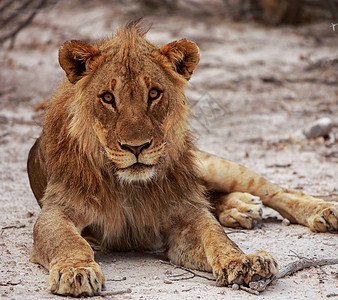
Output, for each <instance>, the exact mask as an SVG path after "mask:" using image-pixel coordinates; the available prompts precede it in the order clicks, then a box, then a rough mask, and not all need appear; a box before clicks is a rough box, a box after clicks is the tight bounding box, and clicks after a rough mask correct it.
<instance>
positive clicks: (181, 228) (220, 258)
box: [168, 211, 278, 286]
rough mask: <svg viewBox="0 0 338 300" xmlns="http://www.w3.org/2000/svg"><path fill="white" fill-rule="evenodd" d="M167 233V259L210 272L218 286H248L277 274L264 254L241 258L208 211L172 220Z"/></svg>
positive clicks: (188, 214)
mask: <svg viewBox="0 0 338 300" xmlns="http://www.w3.org/2000/svg"><path fill="white" fill-rule="evenodd" d="M188 216H189V217H188ZM171 230H172V231H171V236H170V237H169V244H168V257H169V259H170V260H171V261H172V262H173V263H175V264H178V265H183V266H184V267H187V268H192V269H197V270H202V271H210V272H212V273H213V275H214V276H215V277H216V284H217V285H218V286H223V285H228V284H232V283H238V284H241V283H247V284H248V283H249V282H251V281H255V280H257V279H261V278H266V277H270V276H271V275H272V274H275V273H277V272H278V267H277V263H276V261H275V259H274V258H273V257H272V256H271V255H270V254H268V253H267V252H265V251H259V252H257V253H256V254H249V255H245V254H244V253H243V252H242V251H241V250H240V249H239V247H238V246H237V245H236V244H235V243H234V242H233V241H231V240H230V239H229V238H228V237H227V236H226V234H225V233H224V230H223V228H222V227H221V225H220V224H219V223H218V222H217V220H216V219H215V218H214V216H212V215H211V213H210V212H208V211H204V212H202V213H200V212H198V213H197V212H196V213H193V212H192V211H189V212H187V214H185V215H184V216H183V215H182V218H176V224H175V225H174V226H173V227H171Z"/></svg>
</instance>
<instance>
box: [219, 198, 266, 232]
mask: <svg viewBox="0 0 338 300" xmlns="http://www.w3.org/2000/svg"><path fill="white" fill-rule="evenodd" d="M223 201H224V204H223V205H220V206H219V207H218V209H217V210H216V213H217V214H218V219H219V221H220V223H221V224H222V225H223V226H227V227H238V226H241V227H243V228H247V229H250V228H253V227H254V226H255V225H256V223H257V222H258V221H259V220H261V219H262V207H263V204H262V201H261V200H260V199H259V197H256V196H253V195H251V194H248V193H238V192H235V193H231V194H229V195H226V196H225V198H224V199H223Z"/></svg>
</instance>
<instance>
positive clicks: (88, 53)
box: [59, 40, 99, 83]
mask: <svg viewBox="0 0 338 300" xmlns="http://www.w3.org/2000/svg"><path fill="white" fill-rule="evenodd" d="M98 55H99V50H98V49H97V48H96V47H93V46H91V45H89V44H87V43H85V42H82V41H75V40H73V41H68V42H65V43H64V44H63V45H62V46H61V47H60V50H59V63H60V66H61V68H62V69H63V70H64V71H65V72H66V75H67V77H68V80H69V81H70V82H71V83H76V82H77V81H78V80H79V79H81V78H82V77H83V76H84V73H85V71H87V69H88V66H89V63H90V61H91V60H93V59H94V58H95V57H96V56H98Z"/></svg>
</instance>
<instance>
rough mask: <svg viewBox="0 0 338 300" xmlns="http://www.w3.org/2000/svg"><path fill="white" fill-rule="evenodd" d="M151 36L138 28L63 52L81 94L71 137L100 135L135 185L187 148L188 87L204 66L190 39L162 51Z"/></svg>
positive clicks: (68, 44) (62, 60)
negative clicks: (148, 36)
mask: <svg viewBox="0 0 338 300" xmlns="http://www.w3.org/2000/svg"><path fill="white" fill-rule="evenodd" d="M144 35H145V32H142V31H141V30H140V29H139V28H138V26H137V25H136V24H131V25H128V26H126V27H125V28H122V29H120V30H119V31H118V32H117V34H116V36H114V37H112V38H111V39H107V40H104V41H101V42H99V43H97V44H96V45H94V46H91V45H89V44H87V43H84V42H81V41H69V42H66V43H64V44H63V45H62V47H61V48H60V52H59V62H60V65H61V67H62V68H63V70H64V71H65V72H66V74H67V77H68V80H69V82H70V83H71V84H73V88H72V89H73V90H74V97H73V102H72V103H71V108H70V112H71V121H70V128H69V129H70V132H71V134H73V135H74V136H82V141H89V140H91V141H92V140H93V137H94V136H95V137H96V141H99V144H100V145H101V151H103V152H104V153H105V155H106V157H108V158H109V160H110V161H111V162H113V165H114V168H115V171H116V174H117V175H118V177H119V178H120V179H122V180H124V181H128V182H130V181H135V180H138V181H140V180H141V181H142V180H148V179H150V178H152V177H153V176H154V175H155V174H156V173H157V172H158V169H159V168H161V164H163V161H165V160H166V159H175V155H178V153H177V151H179V149H181V148H182V147H183V146H184V143H185V139H184V133H185V132H186V115H187V112H188V108H187V104H186V102H187V100H186V97H185V94H184V85H185V83H186V82H187V80H189V78H190V76H191V74H192V72H193V70H194V69H195V67H196V65H197V63H198V61H199V51H198V47H197V46H196V44H195V43H193V42H191V41H188V40H185V39H183V40H179V41H175V42H172V43H170V44H168V45H165V46H163V47H161V48H158V47H156V46H155V45H153V44H151V43H150V42H148V41H147V40H146V39H145V38H144ZM89 135H90V136H89ZM88 143H89V142H88ZM88 143H86V144H84V145H83V146H84V147H87V146H88ZM102 149H103V150H102ZM168 153H170V156H171V157H170V158H168V155H164V154H168Z"/></svg>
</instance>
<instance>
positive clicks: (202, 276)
mask: <svg viewBox="0 0 338 300" xmlns="http://www.w3.org/2000/svg"><path fill="white" fill-rule="evenodd" d="M160 263H161V264H165V265H170V266H172V267H174V268H175V269H181V270H183V271H186V272H188V273H190V274H192V275H193V276H191V277H189V278H186V279H191V278H194V277H195V276H197V277H200V278H203V279H206V280H210V281H216V279H215V278H211V277H208V276H204V275H200V274H197V273H195V272H194V271H192V270H190V269H187V268H185V267H182V266H178V265H175V264H173V263H172V262H170V261H164V260H160ZM174 280H177V279H174ZM179 280H184V279H179Z"/></svg>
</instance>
